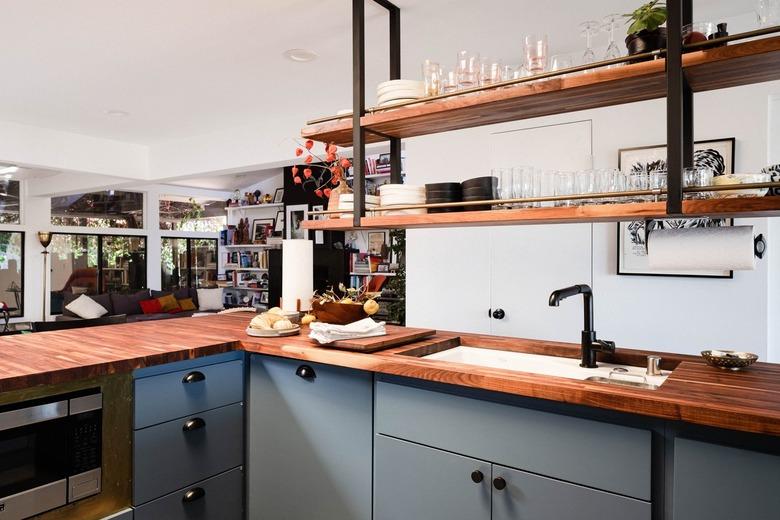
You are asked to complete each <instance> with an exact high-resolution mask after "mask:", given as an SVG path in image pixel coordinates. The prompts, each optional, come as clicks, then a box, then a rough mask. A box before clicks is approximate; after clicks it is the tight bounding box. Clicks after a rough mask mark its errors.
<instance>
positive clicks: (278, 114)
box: [0, 0, 752, 145]
mask: <svg viewBox="0 0 780 520" xmlns="http://www.w3.org/2000/svg"><path fill="white" fill-rule="evenodd" d="M396 3H397V4H398V5H399V6H400V7H401V8H402V41H403V53H402V54H403V71H404V74H403V75H404V77H409V78H415V77H419V75H420V72H419V64H420V62H421V61H422V60H423V59H424V58H432V59H436V60H439V61H441V62H443V63H448V62H451V61H454V54H455V52H456V51H457V50H458V49H460V48H468V49H474V50H478V51H480V52H482V53H483V54H487V55H490V56H495V57H500V58H503V59H504V60H506V61H510V62H519V59H520V52H521V44H520V41H521V39H522V35H523V34H524V33H526V32H531V31H541V32H547V33H549V34H550V39H551V47H552V49H551V52H552V53H555V52H561V51H577V52H579V50H580V49H581V46H582V45H583V42H582V40H581V38H580V36H579V31H578V29H577V24H578V23H580V22H582V21H584V20H585V19H600V18H601V17H603V16H604V15H606V14H609V13H613V12H628V11H630V10H631V9H632V8H633V7H634V6H636V5H637V4H638V3H639V0H590V1H588V2H573V1H571V0H568V1H565V0H487V1H482V2H475V1H472V0H398V1H397V2H396ZM748 4H749V3H747V2H732V1H728V0H697V1H695V2H694V5H695V9H696V12H697V13H698V15H697V18H699V19H702V18H704V19H716V18H717V19H719V17H723V16H730V15H734V14H737V13H740V12H745V11H748V10H749V9H750V7H751V6H752V4H750V5H748ZM367 5H368V7H367V13H368V17H369V22H368V24H367V30H368V33H369V36H368V46H369V49H370V53H369V57H368V59H367V68H368V81H367V85H369V88H368V90H369V92H370V91H371V90H373V85H374V84H376V83H377V82H379V81H382V80H384V79H386V77H385V76H386V70H387V47H386V41H387V27H386V26H387V22H386V15H385V14H384V11H383V10H382V9H380V8H378V7H376V6H374V5H373V3H372V2H370V1H369V0H367ZM0 6H1V7H2V9H1V10H0V12H2V14H3V43H4V44H3V52H0V72H1V73H2V76H3V85H2V88H0V121H13V122H17V123H24V124H29V125H34V126H40V127H46V128H52V129H57V130H64V131H71V132H76V133H81V134H86V135H91V136H97V137H104V138H110V139H116V140H120V141H127V142H134V143H140V144H146V145H154V144H159V143H163V142H167V141H171V140H175V139H181V138H185V137H191V136H197V135H203V134H207V133H211V132H215V131H221V130H228V129H231V128H235V127H240V126H244V125H248V124H256V123H257V122H258V121H268V122H269V124H273V122H274V121H278V120H280V119H282V118H290V117H294V118H297V119H300V120H301V122H302V123H303V122H304V121H305V119H307V118H313V117H316V116H320V115H328V114H332V113H335V111H336V110H338V109H341V108H348V107H349V106H350V104H351V101H350V100H351V47H350V46H351V33H350V9H351V2H350V1H349V0H319V1H315V2H312V1H304V0H277V1H271V0H162V1H160V0H126V1H120V0H68V1H62V0H36V1H24V0H0ZM573 6H576V7H577V8H572V7H573ZM705 15H706V18H705ZM605 38H606V36H603V35H602V36H601V39H600V40H599V42H598V43H599V44H601V45H603V44H605V41H606V40H605ZM290 48H306V49H311V50H313V51H315V52H316V53H318V54H319V56H320V57H319V59H318V60H316V61H315V62H312V63H308V64H301V63H293V62H291V61H288V60H286V59H284V58H283V57H282V52H283V51H284V50H286V49H290ZM369 100H370V101H372V100H373V97H372V96H369ZM110 110H122V111H126V112H129V113H130V115H129V116H128V117H124V118H116V117H110V116H108V115H107V114H106V112H107V111H110Z"/></svg>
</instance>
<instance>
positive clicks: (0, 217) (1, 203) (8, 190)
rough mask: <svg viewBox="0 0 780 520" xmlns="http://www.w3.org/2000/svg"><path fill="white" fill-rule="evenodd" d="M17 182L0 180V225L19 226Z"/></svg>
mask: <svg viewBox="0 0 780 520" xmlns="http://www.w3.org/2000/svg"><path fill="white" fill-rule="evenodd" d="M19 210H20V206H19V181H13V180H9V179H0V224H21V223H22V221H21V218H20V213H19Z"/></svg>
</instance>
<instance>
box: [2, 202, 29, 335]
mask: <svg viewBox="0 0 780 520" xmlns="http://www.w3.org/2000/svg"><path fill="white" fill-rule="evenodd" d="M19 211H20V212H19V218H20V220H21V205H20V206H19ZM6 226H16V227H21V225H20V224H5V225H4V226H3V227H6ZM0 233H19V234H20V235H21V236H22V248H21V256H20V258H21V261H22V265H21V266H20V269H19V275H20V276H21V283H20V284H19V285H20V286H21V289H22V290H21V293H22V298H21V300H22V302H21V305H20V306H19V309H18V312H19V314H18V315H16V316H14V315H13V314H10V313H9V317H10V318H11V319H12V320H13V319H17V320H18V319H21V318H24V305H25V302H26V300H27V298H26V296H27V288H26V286H25V283H24V270H25V264H26V259H27V257H26V256H25V251H26V245H27V244H26V241H27V234H26V232H25V231H24V230H23V229H0ZM6 303H8V302H6ZM14 303H16V302H14Z"/></svg>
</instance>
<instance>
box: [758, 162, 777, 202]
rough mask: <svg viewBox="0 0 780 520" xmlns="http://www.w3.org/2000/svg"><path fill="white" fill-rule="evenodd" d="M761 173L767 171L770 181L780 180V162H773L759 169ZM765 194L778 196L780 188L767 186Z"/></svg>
mask: <svg viewBox="0 0 780 520" xmlns="http://www.w3.org/2000/svg"><path fill="white" fill-rule="evenodd" d="M761 173H768V174H769V175H771V178H770V180H771V181H772V182H780V164H773V165H772V166H767V167H766V168H762V169H761ZM767 196H774V197H777V196H780V188H769V191H768V192H767Z"/></svg>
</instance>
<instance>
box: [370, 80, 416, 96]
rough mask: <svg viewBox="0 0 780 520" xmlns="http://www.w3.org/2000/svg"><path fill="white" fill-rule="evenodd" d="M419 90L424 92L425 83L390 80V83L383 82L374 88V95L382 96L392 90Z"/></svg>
mask: <svg viewBox="0 0 780 520" xmlns="http://www.w3.org/2000/svg"><path fill="white" fill-rule="evenodd" d="M399 88H401V89H410V90H414V89H419V90H422V91H425V83H424V82H422V81H417V80H413V79H391V80H390V81H383V82H382V83H380V84H379V85H377V86H376V93H377V94H383V93H385V92H386V91H388V90H394V89H399Z"/></svg>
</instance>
